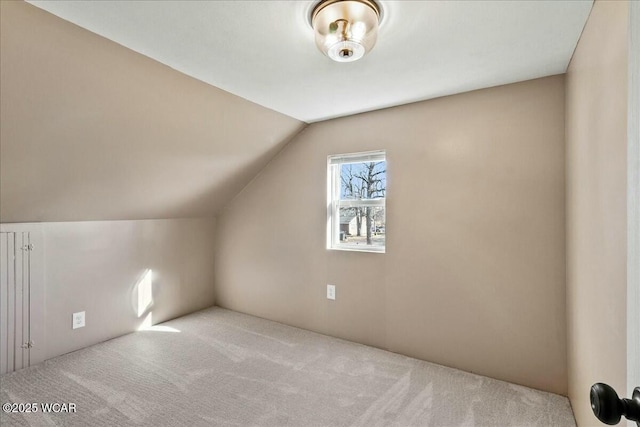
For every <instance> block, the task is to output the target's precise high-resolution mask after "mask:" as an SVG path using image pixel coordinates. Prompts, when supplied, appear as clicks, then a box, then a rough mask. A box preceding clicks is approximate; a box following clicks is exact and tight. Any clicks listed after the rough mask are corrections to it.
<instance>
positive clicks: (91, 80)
mask: <svg viewBox="0 0 640 427" xmlns="http://www.w3.org/2000/svg"><path fill="white" fill-rule="evenodd" d="M0 31H1V33H0V43H1V45H0V55H1V56H0V92H1V93H2V97H0V122H1V123H2V126H1V127H0V150H1V153H0V218H1V222H5V223H6V222H31V221H36V222H39V221H85V220H105V219H109V220H112V219H150V218H183V217H208V216H214V215H215V214H216V213H217V212H218V210H219V209H220V208H222V206H224V205H225V204H226V203H227V202H228V201H229V200H230V199H231V198H232V197H233V196H235V195H236V194H237V193H238V191H240V190H241V189H242V188H243V187H244V186H245V185H246V184H247V182H249V180H250V179H251V178H252V177H253V176H255V174H256V173H257V172H258V171H259V170H260V169H261V168H262V167H263V166H264V165H265V164H266V162H267V161H268V160H269V159H270V158H271V157H273V155H274V154H275V153H276V152H278V151H279V150H280V149H281V148H282V147H283V146H284V144H286V142H287V140H288V138H290V137H291V136H293V135H294V134H295V133H297V132H298V131H299V130H300V129H301V128H302V127H303V126H304V124H303V123H301V122H299V121H297V120H294V119H292V118H290V117H287V116H284V115H282V114H279V113H276V112H274V111H272V110H269V109H266V108H264V107H261V106H259V105H257V104H254V103H251V102H249V101H247V100H244V99H242V98H239V97H237V96H234V95H232V94H230V93H227V92H225V91H222V90H220V89H218V88H215V87H213V86H210V85H208V84H206V83H203V82H200V81H197V80H195V79H193V78H191V77H187V76H185V75H184V74H181V73H179V72H177V71H175V70H173V69H171V68H169V67H167V66H165V65H163V64H160V63H158V62H156V61H154V60H152V59H150V58H147V57H145V56H143V55H140V54H138V53H136V52H133V51H131V50H129V49H126V48H124V47H122V46H121V45H118V44H117V43H114V42H112V41H110V40H107V39H105V38H103V37H100V36H98V35H96V34H93V33H91V32H89V31H87V30H85V29H82V28H80V27H77V26H76V25H73V24H71V23H69V22H67V21H64V20H62V19H60V18H58V17H56V16H54V15H51V14H49V13H47V12H45V11H43V10H41V9H38V8H36V7H34V6H32V5H30V4H27V3H24V2H22V1H2V2H0Z"/></svg>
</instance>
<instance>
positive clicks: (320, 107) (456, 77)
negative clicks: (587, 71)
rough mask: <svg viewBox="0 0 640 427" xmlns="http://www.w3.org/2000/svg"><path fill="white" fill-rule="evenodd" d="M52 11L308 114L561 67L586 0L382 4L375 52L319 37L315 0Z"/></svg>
mask: <svg viewBox="0 0 640 427" xmlns="http://www.w3.org/2000/svg"><path fill="white" fill-rule="evenodd" d="M30 3H32V4H34V5H37V6H38V7H41V8H43V9H45V10H48V11H50V12H51V13H53V14H55V15H57V16H60V17H61V18H63V19H66V20H68V21H70V22H73V23H75V24H77V25H79V26H81V27H84V28H86V29H88V30H90V31H93V32H95V33H97V34H100V35H102V36H104V37H106V38H108V39H111V40H114V41H116V42H117V43H119V44H121V45H123V46H126V47H128V48H130V49H132V50H134V51H136V52H140V53H142V54H144V55H146V56H149V57H150V58H154V59H156V60H157V61H159V62H161V63H163V64H166V65H168V66H170V67H172V68H174V69H176V70H178V71H180V72H183V73H185V74H187V75H189V76H192V77H195V78H196V79H199V80H202V81H204V82H207V83H209V84H211V85H213V86H216V87H219V88H221V89H224V90H226V91H229V92H231V93H233V94H236V95H238V96H241V97H243V98H245V99H248V100H250V101H253V102H256V103H258V104H260V105H262V106H265V107H268V108H270V109H273V110H276V111H279V112H281V113H284V114H286V115H288V116H290V117H295V118H297V119H299V120H302V121H306V122H315V121H318V120H323V119H327V118H332V117H338V116H344V115H349V114H353V113H359V112H363V111H370V110H375V109H379V108H383V107H389V106H393V105H400V104H406V103H408V102H413V101H418V100H424V99H429V98H435V97H438V96H443V95H450V94H454V93H460V92H466V91H469V90H474V89H479V88H485V87H490V86H497V85H501V84H507V83H513V82H517V81H522V80H529V79H534V78H538V77H544V76H549V75H553V74H561V73H564V72H565V70H566V68H567V65H568V64H569V60H570V58H571V55H572V53H573V50H574V48H575V46H576V44H577V42H578V38H579V37H580V33H581V31H582V28H583V27H584V25H585V22H586V19H587V17H588V15H589V12H590V10H591V6H592V1H591V0H588V1H580V0H554V1H540V0H533V1H526V0H517V1H515V0H514V1H451V0H445V1H432V0H430V1H395V0H393V1H389V0H381V1H380V3H381V5H382V7H383V9H384V20H383V23H382V26H381V28H380V34H379V40H378V43H377V45H376V46H375V48H374V49H373V50H372V51H371V53H370V54H369V55H368V56H366V57H365V58H363V59H362V60H360V61H358V62H355V63H350V64H336V63H333V62H332V61H331V60H329V59H328V58H326V57H324V56H323V55H322V54H321V53H319V52H318V51H317V50H316V48H315V45H314V35H313V31H312V29H311V27H310V25H309V22H308V19H307V17H308V15H309V13H310V10H311V9H312V6H313V4H314V3H315V1H291V0H285V1H273V0H270V1H104V0H100V1H75V0H74V1H60V0H57V1H42V0H32V1H30Z"/></svg>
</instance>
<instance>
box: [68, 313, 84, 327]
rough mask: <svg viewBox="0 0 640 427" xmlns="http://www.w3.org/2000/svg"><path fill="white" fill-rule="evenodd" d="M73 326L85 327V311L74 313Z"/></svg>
mask: <svg viewBox="0 0 640 427" xmlns="http://www.w3.org/2000/svg"><path fill="white" fill-rule="evenodd" d="M71 327H72V328H73V329H78V328H84V311H79V312H77V313H73V318H72V323H71Z"/></svg>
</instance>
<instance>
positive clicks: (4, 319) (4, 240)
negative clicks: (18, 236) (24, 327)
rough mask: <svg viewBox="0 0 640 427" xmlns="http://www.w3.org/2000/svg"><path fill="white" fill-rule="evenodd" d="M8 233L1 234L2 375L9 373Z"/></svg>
mask: <svg viewBox="0 0 640 427" xmlns="http://www.w3.org/2000/svg"><path fill="white" fill-rule="evenodd" d="M7 237H8V234H7V233H0V374H4V373H6V372H7V371H8V366H7V339H8V325H9V313H8V309H9V307H8V305H7V302H8V295H7V290H8V289H7V288H8V277H7V259H8V251H7Z"/></svg>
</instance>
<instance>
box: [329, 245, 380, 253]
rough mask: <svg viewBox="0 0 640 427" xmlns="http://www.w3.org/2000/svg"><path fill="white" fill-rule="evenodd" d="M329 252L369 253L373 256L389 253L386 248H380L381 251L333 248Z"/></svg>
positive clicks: (354, 247)
mask: <svg viewBox="0 0 640 427" xmlns="http://www.w3.org/2000/svg"><path fill="white" fill-rule="evenodd" d="M327 250H329V251H342V252H368V253H372V254H384V253H386V252H387V251H386V248H380V249H373V248H369V249H365V248H362V247H360V246H353V247H341V248H336V247H332V248H327Z"/></svg>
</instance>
